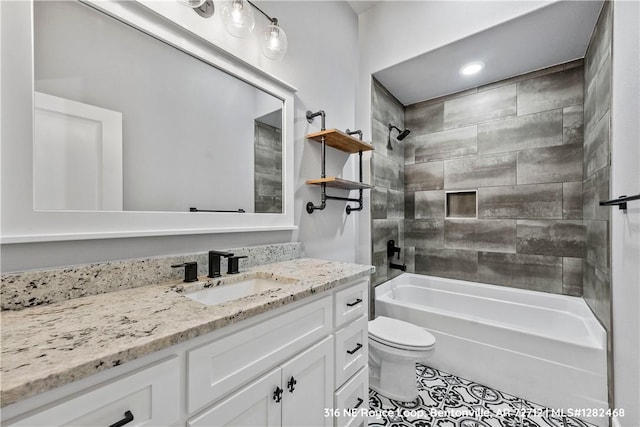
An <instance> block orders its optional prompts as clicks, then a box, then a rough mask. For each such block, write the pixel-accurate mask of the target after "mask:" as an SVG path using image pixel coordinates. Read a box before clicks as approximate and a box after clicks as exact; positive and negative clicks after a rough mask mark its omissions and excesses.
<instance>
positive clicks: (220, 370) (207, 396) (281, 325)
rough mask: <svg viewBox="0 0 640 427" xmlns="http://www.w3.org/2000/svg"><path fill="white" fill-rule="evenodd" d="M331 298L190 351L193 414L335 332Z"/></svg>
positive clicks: (189, 373) (190, 391) (189, 404)
mask: <svg viewBox="0 0 640 427" xmlns="http://www.w3.org/2000/svg"><path fill="white" fill-rule="evenodd" d="M332 308H333V304H332V296H331V295H327V296H326V297H324V298H322V299H320V300H317V301H315V302H312V303H310V304H306V305H303V306H300V307H298V308H296V309H294V310H291V311H289V312H287V313H284V314H281V315H278V316H276V317H273V318H271V319H268V320H266V321H264V322H262V323H259V324H257V325H254V326H251V327H248V328H247V329H244V330H242V331H239V332H236V333H234V334H232V335H229V336H226V337H224V338H221V339H218V340H216V341H213V342H211V343H209V344H205V345H204V346H202V347H199V348H196V349H194V350H191V351H188V352H187V390H188V395H187V406H188V412H189V413H190V414H191V413H193V412H195V411H197V410H199V409H200V408H202V407H204V406H205V405H208V404H210V403H212V402H214V401H216V400H218V399H220V398H222V397H223V396H224V395H226V394H228V393H229V392H231V391H233V390H235V389H237V388H238V387H240V386H241V385H243V384H245V383H247V382H248V381H249V380H251V379H252V378H255V377H256V376H258V375H259V374H261V373H262V372H265V371H267V370H268V369H269V368H272V367H273V366H275V365H277V364H278V363H281V362H282V361H283V360H285V359H286V358H288V357H290V356H292V355H293V354H294V353H296V352H299V351H301V350H302V349H304V348H305V347H308V346H309V345H311V344H313V343H314V342H316V341H319V340H320V339H321V338H322V337H325V336H327V335H329V334H330V333H331V330H332V327H331V323H332V320H333V310H332Z"/></svg>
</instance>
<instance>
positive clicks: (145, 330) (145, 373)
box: [2, 259, 371, 426]
mask: <svg viewBox="0 0 640 427" xmlns="http://www.w3.org/2000/svg"><path fill="white" fill-rule="evenodd" d="M370 273H371V267H368V266H359V265H353V264H345V263H338V262H331V261H321V260H313V259H296V260H291V261H285V262H280V263H275V264H270V265H265V266H260V267H254V268H252V269H250V270H249V271H247V272H245V273H243V274H241V275H239V276H238V277H234V278H233V279H231V282H229V277H225V278H222V279H207V280H203V281H201V282H198V283H197V284H195V285H193V284H190V285H188V286H189V287H190V288H191V287H193V286H201V287H202V289H206V288H209V287H211V288H216V287H222V286H234V283H233V281H237V280H242V279H246V278H251V277H255V276H256V275H259V276H260V277H265V278H266V277H268V278H270V279H272V280H275V281H281V282H282V285H281V286H280V287H276V288H274V289H270V290H268V291H263V292H258V293H257V294H249V295H247V296H245V297H243V298H240V299H236V300H231V301H227V302H223V303H220V304H216V305H204V304H202V303H200V302H197V301H194V300H192V299H190V298H187V297H186V296H185V295H183V293H184V292H185V289H186V286H187V285H186V284H185V285H184V286H183V284H182V283H180V282H173V283H164V284H159V285H152V286H143V287H139V288H134V289H127V290H123V291H117V292H110V293H106V294H101V295H93V296H88V297H84V298H76V299H72V300H67V301H63V302H58V303H54V304H51V305H48V306H42V307H33V308H28V309H24V310H20V311H13V312H12V311H4V312H3V314H2V316H3V317H2V324H3V341H2V342H3V347H4V349H3V357H2V373H3V378H2V404H3V405H6V406H5V407H3V408H2V421H3V425H16V426H20V425H29V426H35V425H109V426H113V425H117V426H123V425H127V426H141V425H166V426H169V425H171V426H184V425H186V426H211V425H228V424H230V425H265V426H267V425H268V426H279V425H290V426H303V425H316V426H317V425H325V426H330V425H340V426H343V425H352V426H357V425H366V418H365V417H364V416H357V417H350V416H346V417H344V416H341V415H343V413H345V412H348V410H349V409H354V408H355V409H357V408H362V409H364V408H366V407H367V404H366V402H367V401H368V373H367V348H368V347H367V321H368V312H367V310H368V303H367V301H368V289H369V274H370ZM72 331H75V333H73V332H72ZM78 331H81V332H80V333H78ZM65 341H67V344H66V347H65V344H64V342H65ZM335 410H337V411H335ZM345 410H346V411H345ZM336 413H337V414H338V415H340V416H338V417H334V415H336Z"/></svg>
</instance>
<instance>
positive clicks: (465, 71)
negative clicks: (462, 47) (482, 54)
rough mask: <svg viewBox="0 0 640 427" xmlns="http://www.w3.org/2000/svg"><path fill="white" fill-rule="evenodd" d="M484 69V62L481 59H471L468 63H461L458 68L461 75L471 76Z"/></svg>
mask: <svg viewBox="0 0 640 427" xmlns="http://www.w3.org/2000/svg"><path fill="white" fill-rule="evenodd" d="M483 69H484V62H482V61H473V62H469V63H468V64H465V65H463V66H462V67H461V68H460V74H462V75H463V76H471V75H474V74H477V73H479V72H480V71H482V70H483Z"/></svg>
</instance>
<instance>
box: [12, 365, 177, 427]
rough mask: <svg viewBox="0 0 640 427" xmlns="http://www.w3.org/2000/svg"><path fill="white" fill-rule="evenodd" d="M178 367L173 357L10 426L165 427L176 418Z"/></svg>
mask: <svg viewBox="0 0 640 427" xmlns="http://www.w3.org/2000/svg"><path fill="white" fill-rule="evenodd" d="M180 401H181V398H180V364H179V362H178V358H177V357H173V358H170V359H168V360H165V361H162V362H159V363H157V364H155V365H153V366H151V367H146V368H142V369H140V370H137V371H134V372H133V373H129V374H126V375H124V376H122V377H119V378H117V379H115V380H113V381H111V382H108V383H106V384H99V385H97V386H95V387H93V388H90V389H88V390H84V391H82V392H79V393H76V394H75V395H73V396H71V397H70V398H68V399H66V400H63V401H61V402H56V403H54V404H53V405H52V406H48V407H47V408H46V409H44V410H42V411H40V412H38V413H36V414H34V415H31V416H27V417H26V418H22V419H20V420H18V421H16V422H12V421H13V420H10V421H9V423H8V424H7V425H12V426H63V425H64V426H110V425H112V424H114V423H116V422H118V421H121V420H123V422H124V418H126V414H127V413H130V414H131V416H132V417H133V419H132V420H131V421H129V422H128V423H127V424H126V427H135V426H161V425H162V426H168V425H172V424H174V423H175V422H176V421H178V420H179V418H180Z"/></svg>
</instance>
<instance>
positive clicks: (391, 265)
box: [389, 262, 407, 271]
mask: <svg viewBox="0 0 640 427" xmlns="http://www.w3.org/2000/svg"><path fill="white" fill-rule="evenodd" d="M389 268H391V269H395V270H400V271H407V266H406V265H405V264H394V263H392V262H390V263H389Z"/></svg>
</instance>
